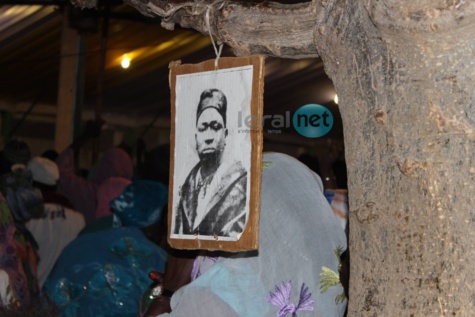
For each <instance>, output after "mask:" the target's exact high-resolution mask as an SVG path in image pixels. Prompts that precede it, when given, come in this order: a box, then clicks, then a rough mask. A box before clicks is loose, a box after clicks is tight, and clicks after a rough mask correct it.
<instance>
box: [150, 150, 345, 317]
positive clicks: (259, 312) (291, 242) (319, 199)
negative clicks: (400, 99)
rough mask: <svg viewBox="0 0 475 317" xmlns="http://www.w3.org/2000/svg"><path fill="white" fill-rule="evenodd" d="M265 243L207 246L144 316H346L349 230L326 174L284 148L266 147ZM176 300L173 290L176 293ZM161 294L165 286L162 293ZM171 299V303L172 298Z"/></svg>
mask: <svg viewBox="0 0 475 317" xmlns="http://www.w3.org/2000/svg"><path fill="white" fill-rule="evenodd" d="M263 161H264V162H265V164H263V165H264V166H265V168H264V169H263V175H262V186H261V188H262V189H261V208H260V227H259V249H258V250H256V251H249V252H239V253H235V254H219V253H218V254H216V253H211V254H210V253H208V254H206V255H205V256H199V257H197V258H196V259H195V260H194V261H187V260H183V259H181V261H178V262H177V263H178V264H180V263H181V264H185V265H184V266H183V267H182V268H181V269H182V270H181V271H180V270H178V269H177V267H176V266H175V267H172V269H173V271H172V273H173V272H177V271H179V272H190V271H191V280H192V281H191V283H189V284H187V285H186V286H183V287H181V288H180V286H182V285H180V283H181V282H183V281H184V280H186V279H180V278H176V277H173V276H171V277H170V276H169V273H170V272H169V271H168V269H169V265H168V264H167V269H166V271H165V276H164V278H163V284H162V285H161V287H162V289H161V292H162V294H163V295H158V296H157V298H156V299H155V300H154V302H153V303H152V304H151V305H150V308H149V309H148V311H146V312H145V313H144V314H142V316H147V317H149V316H157V315H160V314H161V313H163V312H164V311H166V310H170V307H171V311H170V312H169V313H168V314H167V313H165V314H162V315H160V316H170V317H172V316H173V317H175V316H194V317H205V316H206V317H212V316H226V317H232V316H241V317H249V316H256V317H257V316H258V317H271V316H272V317H274V316H277V317H285V316H288V317H290V316H292V317H296V316H299V317H303V316H325V317H333V316H343V315H344V312H345V308H346V302H347V300H346V297H345V294H344V290H343V287H342V285H341V283H340V278H339V273H338V272H339V266H340V254H341V253H342V252H343V251H344V250H345V249H346V238H345V232H344V230H343V228H342V227H341V225H340V224H339V223H338V219H337V218H336V217H335V215H334V214H333V212H332V210H331V208H330V206H329V204H328V202H327V200H326V199H325V197H324V195H323V186H322V182H321V180H320V178H319V177H318V176H317V175H316V174H314V173H313V172H311V171H310V170H309V169H308V168H307V167H306V166H305V165H303V164H302V163H300V162H299V161H297V160H296V159H294V158H291V157H289V156H287V155H283V154H277V153H276V154H265V155H264V158H263ZM171 291H175V292H174V294H173V296H172V297H171V301H170V300H169V299H168V298H167V296H166V295H168V296H169V295H170V293H171ZM157 293H160V292H157ZM168 304H169V305H170V306H168V307H167V305H168Z"/></svg>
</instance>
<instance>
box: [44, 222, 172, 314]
mask: <svg viewBox="0 0 475 317" xmlns="http://www.w3.org/2000/svg"><path fill="white" fill-rule="evenodd" d="M166 259H167V254H166V252H165V251H164V250H163V249H161V248H160V247H158V246H157V245H155V244H154V243H152V242H150V241H149V240H148V239H147V238H146V237H145V235H144V234H143V233H142V232H141V231H140V229H138V228H133V227H130V228H127V227H124V228H116V229H110V230H102V231H97V232H93V233H87V234H83V235H80V236H79V237H78V238H76V239H75V240H74V241H73V242H71V243H70V244H69V245H68V246H67V247H66V248H65V249H64V250H63V253H62V254H61V256H60V258H59V259H58V261H57V263H56V265H55V267H54V269H53V271H52V272H51V274H50V275H49V277H48V279H47V280H46V282H45V285H44V287H43V288H44V292H45V293H46V294H48V296H49V297H50V298H51V299H52V300H53V301H54V302H55V303H56V304H57V305H58V306H59V315H58V316H59V317H61V316H64V317H98V316H102V317H108V316H111V317H112V316H113V317H136V316H137V313H138V307H139V306H138V305H139V301H140V297H141V294H142V293H143V292H144V291H145V290H146V289H147V287H148V286H149V285H150V279H149V278H148V273H149V272H150V271H163V270H164V268H165V262H166Z"/></svg>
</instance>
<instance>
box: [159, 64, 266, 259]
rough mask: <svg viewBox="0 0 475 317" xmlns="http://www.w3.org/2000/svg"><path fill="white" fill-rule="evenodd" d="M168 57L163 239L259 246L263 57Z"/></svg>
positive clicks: (191, 245)
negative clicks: (182, 61)
mask: <svg viewBox="0 0 475 317" xmlns="http://www.w3.org/2000/svg"><path fill="white" fill-rule="evenodd" d="M217 66H218V67H216V65H215V61H214V60H209V61H206V62H203V63H200V64H193V65H186V64H185V65H181V64H180V62H173V63H171V64H170V88H171V117H172V126H171V137H170V138H171V139H170V146H171V151H170V152H171V157H170V188H169V211H168V242H169V243H170V245H171V246H172V247H174V248H177V249H206V250H222V251H229V252H238V251H243V250H253V249H257V248H258V241H259V230H258V229H259V226H258V225H259V208H260V184H261V174H262V129H261V125H260V124H258V123H260V122H261V120H262V112H263V86H264V57H263V56H250V57H237V58H236V57H227V58H220V59H219V60H218V65H217Z"/></svg>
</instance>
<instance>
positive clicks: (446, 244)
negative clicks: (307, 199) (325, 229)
mask: <svg viewBox="0 0 475 317" xmlns="http://www.w3.org/2000/svg"><path fill="white" fill-rule="evenodd" d="M387 2H389V1H387ZM393 2H394V1H393ZM420 2H423V1H418V4H417V5H414V4H412V6H413V7H416V6H421V8H422V7H424V6H423V5H422V4H421V3H420ZM362 3H363V2H356V1H333V2H332V4H330V3H324V2H322V4H321V7H322V8H323V10H318V11H319V16H318V18H317V20H318V21H319V22H318V23H317V24H318V25H320V27H319V28H317V30H316V33H315V34H316V35H315V39H316V41H317V47H318V48H319V53H320V55H321V57H322V58H323V60H324V65H325V69H326V71H327V73H328V74H329V76H330V77H331V78H332V79H333V81H334V83H335V86H336V90H337V92H338V96H339V97H340V105H341V106H340V108H341V109H340V111H341V113H342V117H343V126H344V133H345V148H346V161H347V164H348V173H349V176H348V179H349V193H350V250H351V280H350V306H349V315H350V316H474V315H475V307H474V304H475V292H474V287H475V274H474V273H473V272H472V270H471V265H472V263H473V262H474V260H475V258H474V255H475V253H474V251H473V246H474V243H475V239H474V235H475V234H474V233H473V232H472V229H473V221H474V220H475V218H474V213H473V203H474V202H475V199H474V198H473V193H474V189H475V188H474V187H475V164H474V163H475V162H474V161H475V159H474V158H475V153H474V152H475V151H474V150H475V146H474V145H475V129H474V123H475V122H474V121H475V111H474V110H475V109H474V104H475V94H474V90H473V87H472V86H473V82H472V80H471V79H473V78H474V77H475V76H474V75H475V63H474V60H473V58H474V44H475V41H474V39H475V38H474V36H473V35H474V34H475V24H474V23H473V22H474V21H473V16H472V20H469V16H467V14H468V13H470V12H468V11H469V10H466V11H465V12H464V6H465V9H467V6H468V4H467V5H464V4H459V6H457V5H456V4H455V3H454V4H452V2H450V3H449V1H447V3H445V2H444V3H439V4H438V8H437V10H436V9H424V10H421V9H419V8H411V4H410V2H407V3H406V4H405V5H404V4H403V3H402V1H399V4H400V5H401V4H402V6H401V7H404V8H405V9H406V10H401V11H400V12H398V11H396V10H395V9H393V8H390V7H388V6H386V7H382V4H381V2H375V6H371V3H370V4H368V5H367V7H366V8H365V7H364V6H363V4H362ZM378 5H381V6H378ZM431 7H434V4H433V3H432V1H425V8H431ZM411 9H412V10H411ZM413 10H414V11H413ZM464 14H465V17H464ZM433 17H437V18H433ZM451 18H452V19H453V20H452V21H450V19H451ZM391 19H395V20H391ZM450 22H452V23H450ZM322 48H323V49H322Z"/></svg>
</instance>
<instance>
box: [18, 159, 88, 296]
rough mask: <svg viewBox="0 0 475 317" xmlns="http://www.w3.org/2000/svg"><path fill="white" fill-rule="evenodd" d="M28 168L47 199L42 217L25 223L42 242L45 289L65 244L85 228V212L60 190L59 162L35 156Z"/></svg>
mask: <svg viewBox="0 0 475 317" xmlns="http://www.w3.org/2000/svg"><path fill="white" fill-rule="evenodd" d="M27 170H28V171H30V172H31V174H32V176H33V181H34V182H33V185H34V186H35V187H37V188H38V189H40V190H41V193H42V195H43V199H44V213H43V215H42V217H40V218H34V219H31V220H29V221H28V222H26V224H25V225H26V228H27V229H28V230H29V231H30V232H31V234H32V235H33V237H34V238H35V240H36V242H37V243H38V247H39V250H38V251H39V256H40V259H39V262H38V282H39V286H40V288H41V287H42V286H43V283H44V281H45V280H46V277H47V276H48V274H49V273H50V272H51V269H52V268H53V266H54V264H55V263H56V260H57V259H58V257H59V255H60V254H61V252H62V251H63V249H64V247H66V246H67V245H68V244H69V243H70V242H71V241H72V240H74V239H75V238H76V237H77V235H78V233H79V232H80V231H81V230H82V229H83V228H84V226H85V220H84V216H83V215H82V214H81V213H79V212H77V211H75V210H73V209H72V207H71V205H70V203H69V201H68V200H67V199H66V198H65V197H64V196H62V195H59V194H57V193H56V185H57V182H58V179H59V169H58V166H57V165H56V163H55V162H53V161H51V160H49V159H47V158H44V157H34V158H32V159H31V160H30V162H28V165H27Z"/></svg>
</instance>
